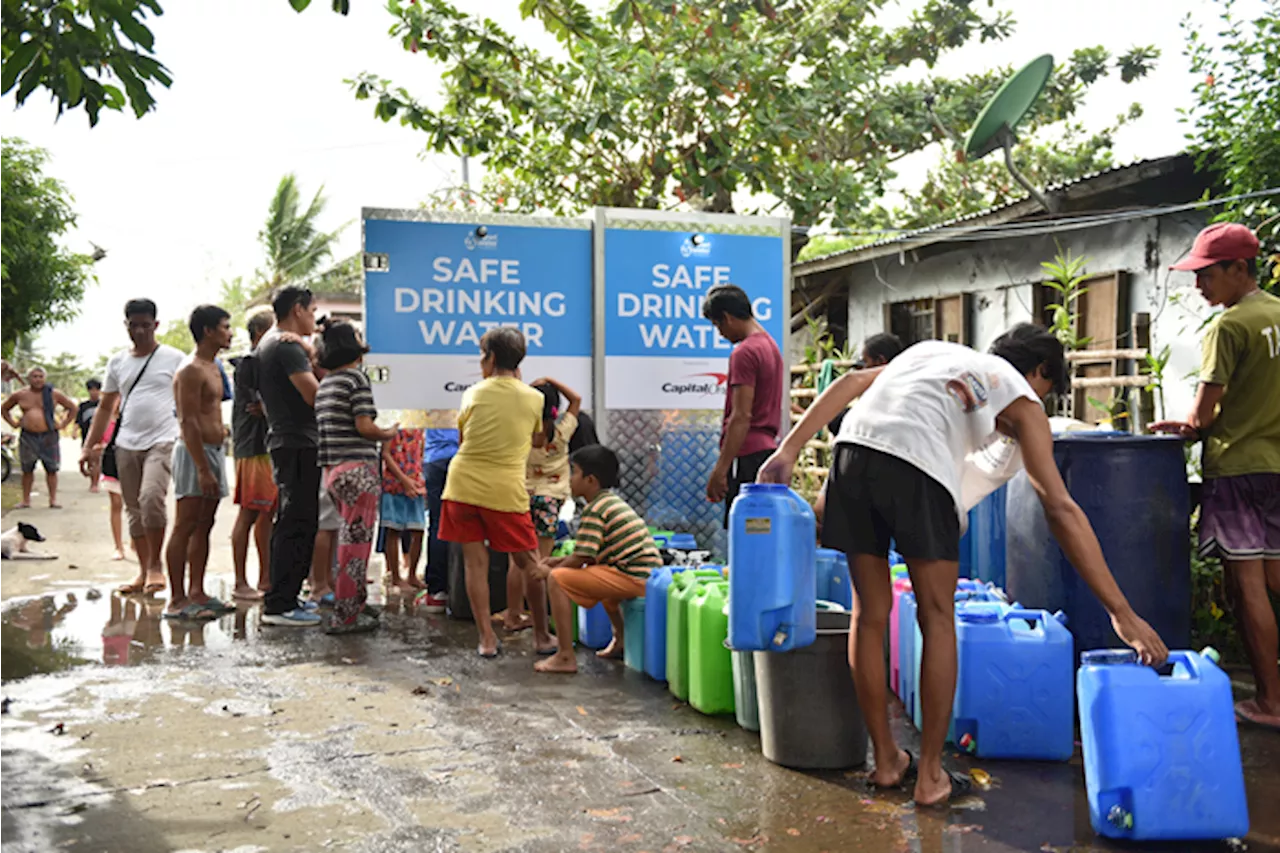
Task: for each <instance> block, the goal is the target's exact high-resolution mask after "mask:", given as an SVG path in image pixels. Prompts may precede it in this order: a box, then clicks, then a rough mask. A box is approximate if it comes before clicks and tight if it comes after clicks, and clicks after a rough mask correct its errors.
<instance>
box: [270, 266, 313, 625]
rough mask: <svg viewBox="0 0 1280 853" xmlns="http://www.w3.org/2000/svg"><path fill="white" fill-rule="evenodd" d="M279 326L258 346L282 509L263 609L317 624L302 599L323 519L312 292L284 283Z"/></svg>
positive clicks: (274, 616)
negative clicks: (312, 349) (312, 347)
mask: <svg viewBox="0 0 1280 853" xmlns="http://www.w3.org/2000/svg"><path fill="white" fill-rule="evenodd" d="M271 307H272V309H273V310H274V311H275V315H276V328H275V330H274V331H271V332H268V333H267V334H266V335H265V336H264V337H263V339H262V341H261V343H259V344H258V349H257V362H258V364H257V367H258V371H257V372H258V394H259V395H260V396H261V399H262V406H263V408H264V409H265V410H266V414H267V424H268V427H269V429H268V432H267V451H268V452H269V453H270V454H271V467H272V470H273V471H274V473H275V480H276V486H277V487H279V490H280V498H279V500H280V508H279V510H278V512H277V514H276V527H275V530H274V531H273V532H272V535H271V589H270V591H268V592H267V596H266V600H265V602H264V606H263V615H262V622H263V624H264V625H282V626H295V627H312V626H316V625H319V624H320V617H319V616H318V615H316V614H315V613H311V612H309V611H307V610H305V609H303V607H302V606H301V605H300V603H299V601H298V596H299V594H301V592H302V583H303V581H304V580H306V577H307V573H308V571H310V569H311V550H312V548H313V547H314V546H315V540H316V530H317V528H318V527H319V523H320V467H319V458H318V457H319V433H318V431H317V428H316V410H315V402H316V391H317V390H318V389H319V387H320V383H319V381H318V380H317V379H316V375H315V373H314V372H312V369H311V353H310V351H309V349H308V347H307V345H306V344H304V343H303V340H302V339H303V338H307V337H309V336H311V335H312V334H313V333H314V332H315V329H316V305H315V301H314V300H313V299H312V296H311V291H310V290H308V289H307V288H305V287H299V286H297V285H286V286H284V287H282V288H280V289H279V290H278V291H277V292H276V295H275V298H274V299H273V300H272V302H271Z"/></svg>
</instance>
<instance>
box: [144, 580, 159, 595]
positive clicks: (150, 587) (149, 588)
mask: <svg viewBox="0 0 1280 853" xmlns="http://www.w3.org/2000/svg"><path fill="white" fill-rule="evenodd" d="M142 592H143V594H144V595H151V594H153V593H157V592H164V584H162V583H149V584H147V585H146V586H144V587H143V588H142Z"/></svg>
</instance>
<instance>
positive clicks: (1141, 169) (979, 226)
mask: <svg viewBox="0 0 1280 853" xmlns="http://www.w3.org/2000/svg"><path fill="white" fill-rule="evenodd" d="M1184 159H1185V160H1188V161H1189V160H1190V159H1191V155H1189V154H1186V153H1185V152H1179V153H1177V154H1171V155H1168V156H1166V157H1152V158H1148V159H1145V160H1138V161H1135V162H1133V163H1127V164H1125V165H1123V166H1115V167H1113V168H1111V169H1106V170H1104V171H1101V172H1096V173H1094V174H1092V175H1086V176H1085V177H1083V178H1077V179H1076V180H1074V181H1068V182H1064V183H1060V184H1054V185H1053V186H1051V187H1049V188H1048V191H1049V192H1051V193H1053V192H1056V193H1064V194H1065V195H1066V196H1067V198H1082V197H1084V198H1087V197H1088V196H1090V195H1093V194H1094V193H1100V192H1105V191H1109V190H1113V189H1117V188H1119V187H1124V186H1131V185H1133V184H1136V183H1139V182H1141V181H1147V180H1151V179H1153V178H1158V177H1161V176H1163V175H1166V174H1168V173H1170V172H1172V171H1174V170H1175V169H1176V168H1177V167H1178V165H1179V162H1180V161H1182V160H1184ZM1106 178H1110V179H1111V180H1110V181H1104V180H1103V179H1106ZM1041 210H1042V209H1041V207H1040V205H1039V204H1037V203H1036V202H1035V201H1034V200H1032V199H1031V198H1030V197H1025V198H1023V199H1021V200H1019V201H1015V202H1010V203H1009V204H1004V205H1001V206H999V207H993V208H988V209H987V210H983V211H979V212H977V213H971V214H968V215H967V216H961V217H957V218H955V219H949V220H947V221H945V222H939V223H937V224H936V225H930V226H927V227H925V228H920V229H917V230H915V231H911V232H907V233H904V234H901V235H899V236H897V237H889V238H886V239H883V240H878V241H876V242H874V243H871V244H869V245H866V246H859V247H857V248H853V249H843V250H841V251H839V252H833V253H831V254H829V255H822V256H820V257H817V258H812V259H811V260H808V261H804V262H803V263H798V264H795V265H793V266H792V268H791V276H792V278H793V279H796V278H800V277H802V276H807V275H816V274H817V273H822V272H828V271H829V270H833V269H839V268H840V267H844V266H852V265H853V264H860V263H865V262H867V261H871V260H878V259H880V258H884V257H891V256H893V255H897V254H899V253H901V252H909V251H912V250H913V249H922V248H924V247H926V246H932V245H933V244H935V243H940V242H942V241H943V240H944V239H946V238H947V237H948V236H952V235H954V234H956V233H972V232H975V231H982V230H983V229H984V228H988V227H990V226H992V225H1004V224H1007V223H1010V222H1014V221H1016V220H1018V219H1022V218H1023V217H1030V216H1032V215H1033V214H1035V213H1036V212H1037V211H1041ZM1079 213H1081V211H1073V212H1072V215H1078V214H1079ZM1054 218H1055V217H1053V216H1052V215H1049V216H1045V217H1044V218H1043V219H1042V220H1041V221H1045V222H1051V221H1053V219H1054ZM942 229H946V231H945V232H942ZM940 232H941V233H940Z"/></svg>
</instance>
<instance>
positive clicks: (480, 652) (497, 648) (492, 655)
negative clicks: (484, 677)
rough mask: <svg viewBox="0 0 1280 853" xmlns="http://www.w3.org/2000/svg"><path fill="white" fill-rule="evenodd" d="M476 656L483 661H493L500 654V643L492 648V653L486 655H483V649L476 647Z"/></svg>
mask: <svg viewBox="0 0 1280 853" xmlns="http://www.w3.org/2000/svg"><path fill="white" fill-rule="evenodd" d="M476 654H478V655H480V657H482V658H484V659H485V660H493V659H494V658H496V657H497V656H498V655H500V654H502V643H498V645H496V646H494V648H493V651H492V652H490V653H488V654H486V653H485V651H484V649H482V648H480V647H479V646H476Z"/></svg>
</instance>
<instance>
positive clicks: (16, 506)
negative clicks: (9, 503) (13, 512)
mask: <svg viewBox="0 0 1280 853" xmlns="http://www.w3.org/2000/svg"><path fill="white" fill-rule="evenodd" d="M13 508H14V509H31V502H30V501H23V502H22V503H16V504H14V505H13Z"/></svg>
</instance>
